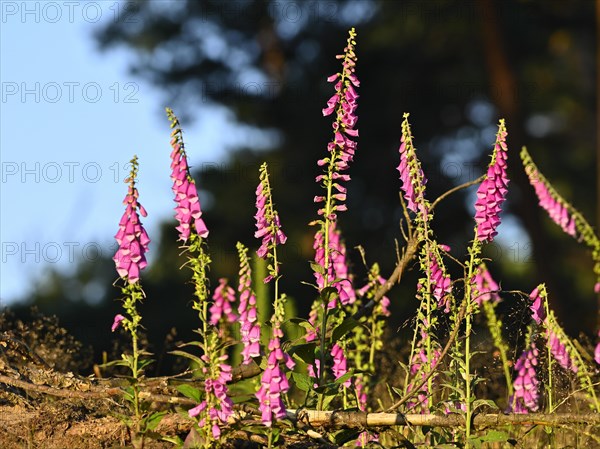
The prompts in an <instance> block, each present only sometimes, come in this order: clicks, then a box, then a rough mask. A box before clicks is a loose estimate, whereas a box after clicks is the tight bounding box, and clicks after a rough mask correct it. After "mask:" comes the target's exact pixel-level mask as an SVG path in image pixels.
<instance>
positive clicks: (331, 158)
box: [312, 28, 360, 410]
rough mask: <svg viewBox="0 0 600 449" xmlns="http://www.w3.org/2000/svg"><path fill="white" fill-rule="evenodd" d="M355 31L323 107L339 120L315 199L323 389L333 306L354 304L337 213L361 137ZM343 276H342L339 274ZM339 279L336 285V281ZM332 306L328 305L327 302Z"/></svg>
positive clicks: (322, 164) (342, 204)
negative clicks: (333, 292) (357, 125)
mask: <svg viewBox="0 0 600 449" xmlns="http://www.w3.org/2000/svg"><path fill="white" fill-rule="evenodd" d="M355 38H356V31H355V29H354V28H352V29H351V30H350V32H349V36H348V40H347V44H346V47H345V48H344V54H341V55H337V56H336V58H337V59H341V60H342V71H341V72H338V73H335V74H333V75H331V76H329V77H328V78H327V81H328V82H330V83H335V84H334V88H335V93H334V94H333V95H332V96H331V98H330V99H329V100H328V101H327V107H326V108H324V109H323V115H324V116H329V115H332V114H334V113H335V121H334V122H333V124H332V128H333V139H332V140H331V141H330V142H329V143H328V144H327V150H328V152H329V154H328V156H327V157H325V158H323V159H321V160H319V161H318V162H317V164H318V165H319V166H320V167H324V172H323V174H321V175H319V176H317V178H316V181H317V182H318V183H320V185H321V186H322V187H323V189H324V191H325V194H324V195H322V196H316V197H315V198H314V202H315V203H317V204H320V206H319V209H318V215H320V216H321V218H320V219H318V220H316V221H314V222H313V223H312V224H315V225H317V226H318V229H317V231H316V233H315V262H314V263H313V264H312V266H313V269H314V271H315V276H316V278H317V284H318V285H317V288H318V290H319V293H320V299H319V300H320V301H321V302H322V303H320V304H319V305H318V306H315V307H314V308H313V310H316V313H317V319H318V318H320V325H319V326H315V327H316V329H317V331H318V333H319V334H320V360H319V364H320V368H321V369H319V370H318V371H319V385H322V384H323V382H324V378H323V376H324V374H325V371H326V370H325V369H324V368H325V355H326V348H325V340H326V338H325V334H326V332H327V320H328V315H329V310H330V308H329V307H328V306H331V308H334V307H335V305H336V303H337V298H336V296H337V297H339V300H340V302H342V303H344V302H346V303H349V302H352V301H353V298H352V293H350V291H351V290H352V288H351V285H349V284H348V282H349V281H348V279H349V276H348V275H347V272H343V270H345V267H344V265H343V264H344V262H343V259H344V254H343V252H344V249H343V248H342V246H341V243H340V240H339V239H340V236H339V233H338V232H337V231H336V230H335V227H336V221H337V213H338V212H342V211H345V210H347V206H346V204H345V201H346V187H345V186H344V185H343V184H342V182H348V181H350V175H348V174H347V173H345V172H346V171H347V170H348V168H349V164H350V162H352V160H353V159H354V153H355V151H356V146H357V144H356V141H355V140H353V139H354V138H355V137H357V136H358V130H357V129H356V122H357V120H358V118H357V116H356V108H357V107H358V103H357V100H358V94H357V92H356V90H355V88H356V87H359V86H360V82H359V81H358V78H357V77H356V74H355V67H356V61H357V58H356V54H355V52H354V46H355V45H356V41H355V40H354V39H355ZM336 270H337V271H336ZM337 275H341V276H343V277H342V278H336V277H335V276H337ZM336 280H337V282H336ZM330 287H334V288H335V290H336V293H335V294H330V293H328V292H329V288H330ZM325 301H326V302H328V304H324V302H325ZM322 405H323V395H322V394H320V395H319V401H318V405H317V408H318V409H319V410H320V409H321V407H322Z"/></svg>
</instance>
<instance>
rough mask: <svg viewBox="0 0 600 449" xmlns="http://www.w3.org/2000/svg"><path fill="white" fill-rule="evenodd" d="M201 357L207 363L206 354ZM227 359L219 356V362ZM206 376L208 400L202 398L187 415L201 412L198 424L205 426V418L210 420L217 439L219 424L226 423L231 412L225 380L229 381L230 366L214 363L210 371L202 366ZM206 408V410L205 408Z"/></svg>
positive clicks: (231, 404) (205, 388)
mask: <svg viewBox="0 0 600 449" xmlns="http://www.w3.org/2000/svg"><path fill="white" fill-rule="evenodd" d="M202 359H203V360H204V361H205V362H206V363H207V364H208V363H209V360H208V357H206V355H204V356H202ZM224 360H227V355H222V356H220V357H219V360H218V361H219V362H223V361H224ZM203 371H204V374H205V375H207V378H206V379H205V380H204V391H205V393H206V397H207V398H210V399H209V400H208V401H207V400H204V401H202V402H201V403H200V404H198V405H197V406H196V407H194V408H191V409H189V410H188V415H189V416H190V417H191V418H194V417H197V416H199V415H200V414H202V413H203V412H204V413H205V415H204V417H203V418H202V419H200V421H199V426H200V427H205V426H206V424H207V418H208V420H209V421H210V429H211V432H212V436H213V438H215V439H218V438H219V437H220V436H221V428H220V425H222V424H226V423H227V420H228V419H229V417H230V416H231V415H232V413H233V402H232V401H231V399H230V398H229V396H228V395H227V393H228V391H227V382H229V381H231V379H232V376H231V366H230V365H228V364H226V363H216V364H214V365H213V366H211V372H209V370H208V368H203ZM207 409H208V410H207Z"/></svg>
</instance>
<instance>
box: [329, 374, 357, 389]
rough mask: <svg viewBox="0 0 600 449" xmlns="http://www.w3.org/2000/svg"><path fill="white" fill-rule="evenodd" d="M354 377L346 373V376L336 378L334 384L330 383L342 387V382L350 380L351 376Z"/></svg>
mask: <svg viewBox="0 0 600 449" xmlns="http://www.w3.org/2000/svg"><path fill="white" fill-rule="evenodd" d="M353 375H354V373H353V372H348V373H346V374H344V375H343V376H340V377H338V378H337V379H336V380H335V382H333V383H332V385H338V386H340V385H342V384H343V383H344V382H346V381H347V380H348V379H350V378H351V377H352V376H353Z"/></svg>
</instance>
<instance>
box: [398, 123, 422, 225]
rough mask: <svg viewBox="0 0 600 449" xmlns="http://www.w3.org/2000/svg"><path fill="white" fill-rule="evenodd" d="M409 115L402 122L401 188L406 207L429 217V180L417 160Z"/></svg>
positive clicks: (400, 150) (399, 167) (399, 170)
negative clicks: (427, 194) (427, 188)
mask: <svg viewBox="0 0 600 449" xmlns="http://www.w3.org/2000/svg"><path fill="white" fill-rule="evenodd" d="M408 116H409V114H407V113H405V114H404V120H403V121H402V137H401V138H400V148H399V149H398V151H399V153H400V164H399V165H398V167H397V170H398V172H399V173H400V180H401V181H402V185H401V186H400V188H401V189H402V191H403V192H404V199H406V207H407V208H408V209H409V210H411V211H413V212H415V213H417V212H419V211H421V217H422V218H423V219H426V218H427V217H428V212H429V211H428V207H429V206H428V204H427V203H426V201H425V184H427V178H426V177H425V174H424V173H423V170H422V169H421V162H419V159H418V158H417V153H416V150H415V147H414V146H413V142H412V139H413V137H412V132H411V130H410V124H409V123H408Z"/></svg>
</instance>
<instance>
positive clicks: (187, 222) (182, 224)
mask: <svg viewBox="0 0 600 449" xmlns="http://www.w3.org/2000/svg"><path fill="white" fill-rule="evenodd" d="M167 114H168V116H169V120H170V121H171V128H174V129H173V131H172V132H171V147H172V148H173V151H171V170H172V172H171V180H172V181H173V186H172V190H173V193H174V194H175V198H174V201H175V203H176V204H177V205H176V206H175V218H176V219H177V221H178V223H179V225H178V226H177V228H176V229H177V230H178V231H179V239H180V240H183V241H184V242H186V241H187V240H188V239H189V237H190V233H191V232H192V228H193V229H195V231H196V232H197V234H198V235H199V236H200V237H202V238H206V237H208V229H207V228H206V224H205V223H204V220H202V218H201V217H202V210H201V208H200V199H199V198H198V192H197V190H196V183H195V181H194V179H193V178H192V176H191V174H190V169H189V166H188V163H187V155H186V153H185V148H184V144H183V136H182V131H181V129H180V128H179V120H178V119H177V117H175V115H174V114H173V111H171V110H170V109H167Z"/></svg>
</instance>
